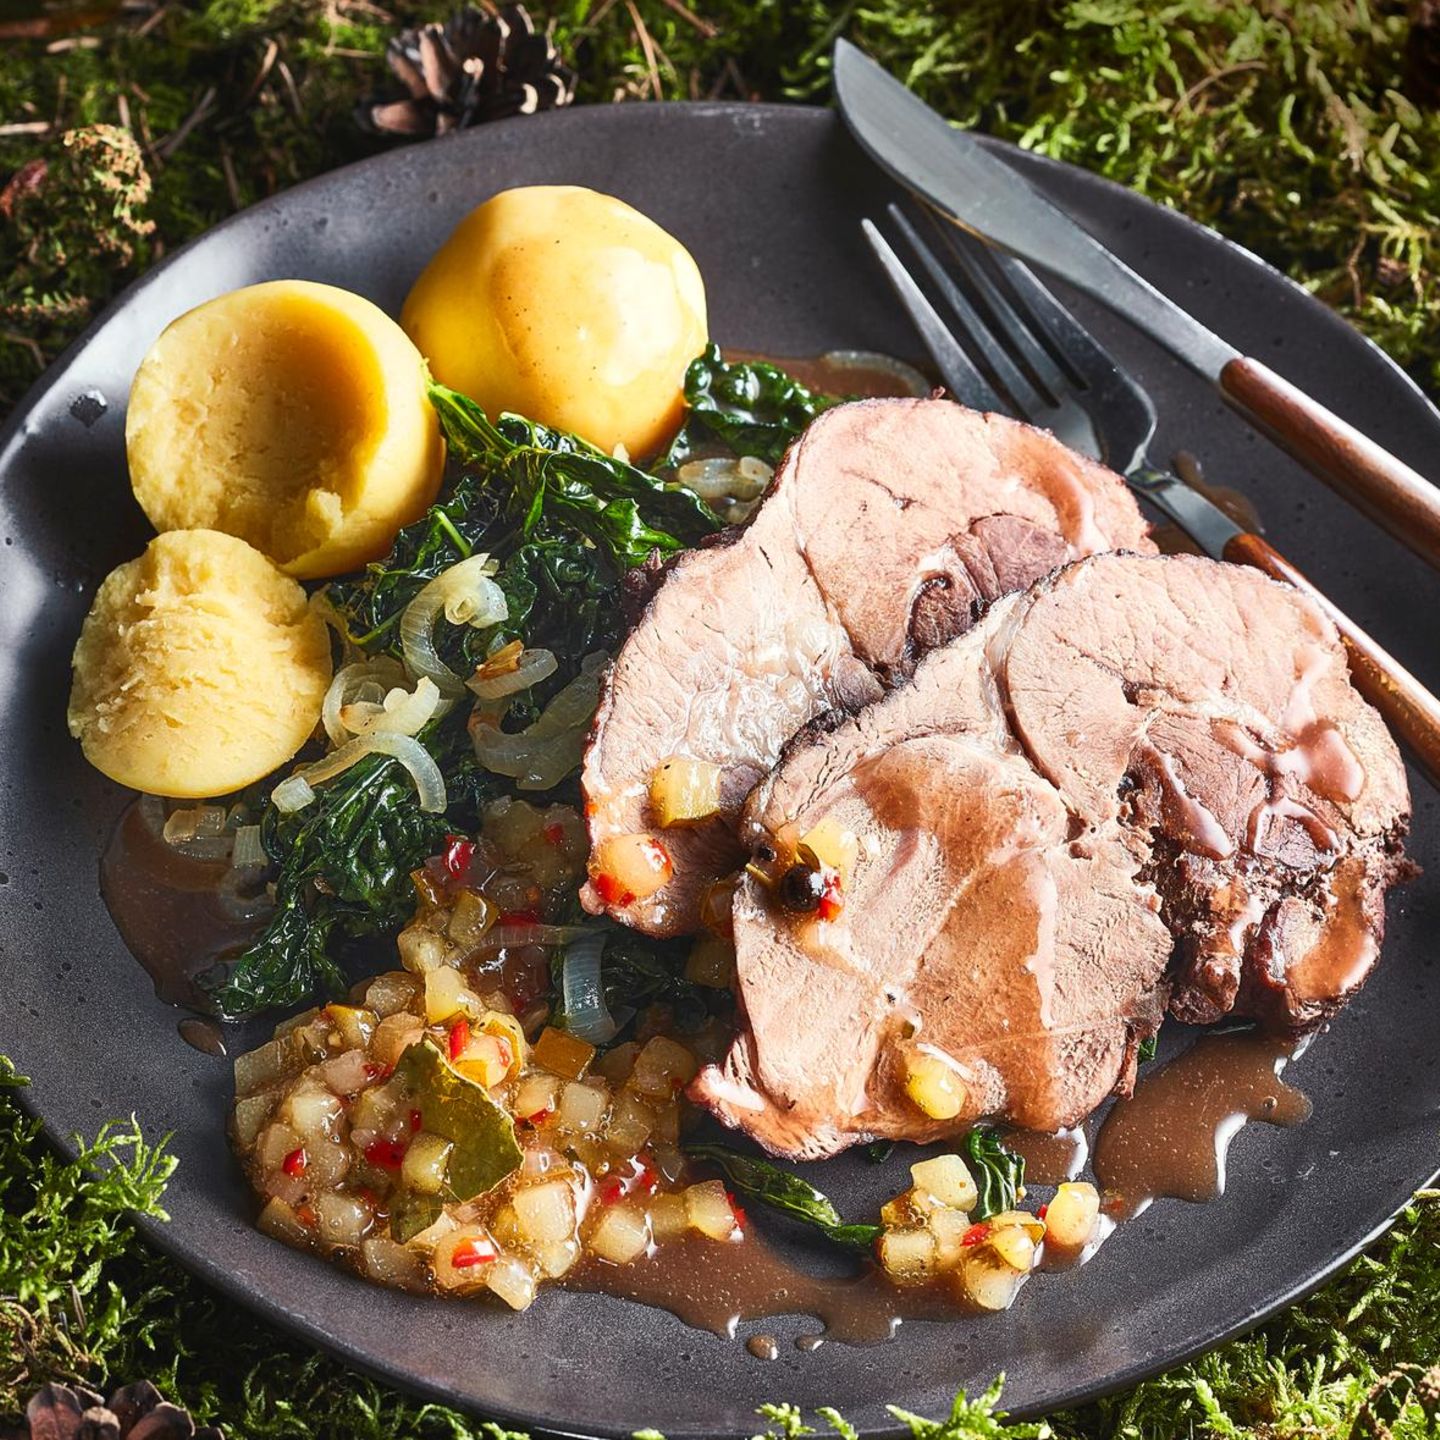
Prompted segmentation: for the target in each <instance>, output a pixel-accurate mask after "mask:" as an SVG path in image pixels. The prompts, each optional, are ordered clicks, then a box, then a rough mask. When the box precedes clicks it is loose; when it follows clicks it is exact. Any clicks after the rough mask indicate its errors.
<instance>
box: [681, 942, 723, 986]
mask: <svg viewBox="0 0 1440 1440" xmlns="http://www.w3.org/2000/svg"><path fill="white" fill-rule="evenodd" d="M685 978H686V979H687V980H688V981H689V982H690V983H691V984H692V985H704V986H707V987H708V988H710V989H711V990H727V989H729V988H730V986H731V985H732V984H733V983H734V980H735V945H734V942H733V941H730V940H722V939H721V938H720V937H719V936H718V935H702V936H701V937H700V938H699V939H698V940H697V941H696V942H695V944H694V945H693V946H692V947H691V950H690V954H689V957H688V958H687V959H686V961H685Z"/></svg>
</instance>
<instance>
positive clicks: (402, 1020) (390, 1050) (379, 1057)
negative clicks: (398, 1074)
mask: <svg viewBox="0 0 1440 1440" xmlns="http://www.w3.org/2000/svg"><path fill="white" fill-rule="evenodd" d="M424 1033H425V1025H424V1022H423V1021H422V1020H421V1019H420V1017H419V1016H418V1015H410V1014H407V1013H404V1012H402V1013H400V1014H398V1015H387V1016H386V1017H385V1018H384V1019H383V1020H382V1021H381V1022H380V1023H379V1024H378V1025H377V1026H376V1027H375V1038H374V1040H372V1041H371V1042H370V1059H371V1061H372V1062H373V1063H374V1064H376V1065H378V1066H380V1068H381V1069H382V1070H393V1069H394V1068H395V1066H396V1065H397V1064H399V1062H400V1057H401V1056H402V1055H403V1054H404V1053H405V1052H406V1051H407V1050H408V1049H409V1048H410V1047H411V1046H412V1045H413V1044H415V1042H416V1041H417V1040H419V1039H420V1037H421V1036H422V1035H423V1034H424Z"/></svg>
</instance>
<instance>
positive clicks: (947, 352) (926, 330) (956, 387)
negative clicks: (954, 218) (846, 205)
mask: <svg viewBox="0 0 1440 1440" xmlns="http://www.w3.org/2000/svg"><path fill="white" fill-rule="evenodd" d="M860 228H861V230H863V231H864V234H865V239H866V240H867V241H869V243H870V248H871V250H873V251H874V252H875V258H876V259H877V260H879V262H880V265H881V267H882V268H883V269H884V271H885V277H886V279H887V280H889V282H890V284H891V286H892V287H893V288H894V291H895V294H896V297H897V298H898V299H899V301H900V303H901V305H903V306H904V307H905V312H906V314H908V315H909V317H910V320H911V323H912V324H913V325H914V326H915V328H916V330H918V331H919V332H920V337H921V339H922V340H923V341H924V342H925V347H926V349H927V350H929V352H930V354H931V356H932V357H933V358H934V360H935V363H936V365H937V366H938V367H939V369H940V378H941V379H942V380H943V381H944V382H945V386H946V388H947V389H948V390H949V391H950V393H951V394H952V395H953V396H954V397H955V399H957V400H958V401H960V403H961V404H962V405H969V406H970V407H971V408H972V409H975V410H1003V409H1004V408H1005V406H1004V404H1003V403H1002V401H1001V400H1000V397H999V396H998V395H997V394H996V393H995V391H994V390H993V389H992V388H991V386H990V382H989V381H988V380H986V378H985V377H984V376H983V375H982V374H981V373H980V372H979V371H978V370H977V369H976V368H975V365H974V362H973V361H972V360H971V359H970V357H969V356H968V355H967V354H966V353H965V351H964V350H963V349H962V348H961V346H960V343H959V342H958V341H957V340H956V339H955V336H954V335H953V334H952V333H951V331H950V328H949V326H947V325H946V324H945V322H944V321H943V320H942V319H941V318H940V316H939V314H938V312H937V311H936V309H935V307H934V306H933V305H932V304H931V303H930V301H929V300H928V299H926V297H925V294H924V292H923V291H922V290H921V289H920V287H919V286H918V285H917V284H916V283H915V279H914V276H912V275H911V274H910V272H909V271H908V270H907V269H906V268H905V266H904V265H903V264H902V263H901V260H900V257H899V256H898V255H897V254H896V253H895V251H894V250H893V249H892V248H891V247H890V242H889V241H888V240H886V239H885V237H884V236H883V235H882V234H881V233H880V232H879V230H877V229H876V228H875V226H874V225H873V224H872V223H871V222H870V221H869V220H861V222H860Z"/></svg>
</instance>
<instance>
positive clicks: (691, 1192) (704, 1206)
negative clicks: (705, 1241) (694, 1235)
mask: <svg viewBox="0 0 1440 1440" xmlns="http://www.w3.org/2000/svg"><path fill="white" fill-rule="evenodd" d="M685 1209H686V1213H687V1214H688V1215H689V1217H690V1224H691V1225H692V1226H693V1227H694V1228H695V1229H696V1230H698V1231H699V1232H700V1233H701V1234H702V1235H707V1236H709V1238H710V1239H711V1240H735V1239H738V1238H739V1234H740V1226H739V1223H738V1222H737V1221H736V1218H735V1207H734V1206H733V1205H732V1204H731V1203H730V1196H729V1195H728V1194H727V1193H726V1191H725V1187H724V1185H722V1184H721V1183H720V1181H718V1180H705V1181H702V1182H701V1183H700V1184H699V1185H692V1186H690V1188H689V1189H688V1190H686V1191H685Z"/></svg>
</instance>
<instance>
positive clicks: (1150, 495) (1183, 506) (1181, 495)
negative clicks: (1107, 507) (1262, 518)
mask: <svg viewBox="0 0 1440 1440" xmlns="http://www.w3.org/2000/svg"><path fill="white" fill-rule="evenodd" d="M1125 482H1126V484H1128V485H1129V486H1130V488H1131V489H1132V490H1134V491H1135V493H1136V494H1137V495H1143V496H1144V497H1145V498H1146V499H1147V500H1148V501H1149V502H1150V503H1151V504H1152V505H1153V506H1154V507H1155V508H1156V509H1157V510H1159V511H1160V512H1161V513H1162V514H1164V515H1166V516H1168V517H1169V518H1170V519H1171V520H1173V521H1174V522H1175V523H1176V524H1177V525H1178V526H1179V527H1180V528H1181V529H1182V530H1183V531H1184V532H1185V533H1186V534H1187V535H1188V536H1189V537H1190V538H1191V539H1192V540H1193V541H1194V542H1195V543H1196V544H1197V545H1198V546H1199V547H1200V548H1201V549H1202V550H1203V551H1204V552H1205V553H1206V554H1207V555H1209V556H1210V557H1211V558H1212V559H1215V560H1223V559H1225V547H1226V546H1227V545H1229V544H1230V542H1231V541H1232V540H1233V539H1234V538H1235V537H1236V536H1237V535H1243V534H1246V533H1247V532H1246V531H1245V530H1244V528H1243V527H1242V526H1240V525H1237V524H1236V523H1235V521H1234V520H1232V519H1231V518H1230V516H1228V515H1227V514H1226V513H1225V512H1224V511H1223V510H1222V509H1221V508H1220V507H1219V506H1218V505H1217V504H1216V503H1215V502H1214V501H1213V500H1211V499H1209V498H1208V497H1207V496H1204V495H1202V494H1201V493H1200V492H1199V491H1198V490H1196V489H1195V488H1194V487H1193V486H1190V485H1187V484H1186V483H1185V482H1184V481H1183V480H1182V479H1181V478H1180V477H1179V476H1178V475H1173V474H1171V473H1170V472H1169V471H1168V470H1161V469H1159V468H1157V467H1151V466H1149V465H1142V466H1138V467H1137V468H1135V469H1134V470H1132V471H1130V472H1129V474H1127V475H1126V476H1125Z"/></svg>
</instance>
